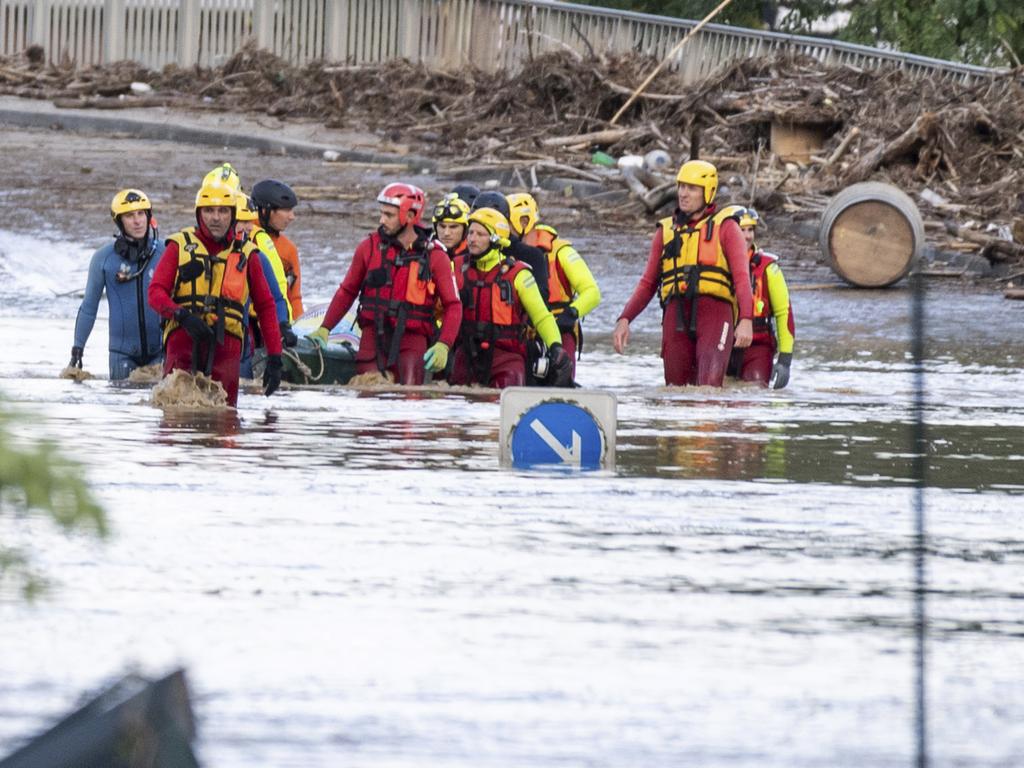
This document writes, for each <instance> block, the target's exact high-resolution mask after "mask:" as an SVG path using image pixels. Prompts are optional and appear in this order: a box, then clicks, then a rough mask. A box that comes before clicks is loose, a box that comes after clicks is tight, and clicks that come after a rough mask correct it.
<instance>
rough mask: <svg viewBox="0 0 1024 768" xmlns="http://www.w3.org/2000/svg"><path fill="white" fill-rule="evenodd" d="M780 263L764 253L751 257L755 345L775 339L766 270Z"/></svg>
mask: <svg viewBox="0 0 1024 768" xmlns="http://www.w3.org/2000/svg"><path fill="white" fill-rule="evenodd" d="M776 261H778V257H776V256H773V255H772V254H770V253H766V252H764V251H757V252H755V253H753V254H751V257H750V286H751V288H752V289H753V291H752V292H753V294H754V343H755V344H757V343H762V344H763V343H768V342H769V341H771V340H772V339H774V338H775V328H774V326H773V325H772V323H773V321H774V319H775V315H774V314H773V313H772V300H771V294H770V293H769V292H768V280H767V279H766V278H765V274H764V273H765V270H767V269H768V266H769V265H770V264H774V263H775V262H776Z"/></svg>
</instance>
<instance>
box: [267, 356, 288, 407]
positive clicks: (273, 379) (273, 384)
mask: <svg viewBox="0 0 1024 768" xmlns="http://www.w3.org/2000/svg"><path fill="white" fill-rule="evenodd" d="M282 367H283V365H282V363H281V356H280V355H267V367H266V368H264V369H263V394H264V395H266V396H267V397H270V396H271V395H272V394H274V393H275V392H276V391H277V388H278V387H280V386H281V368H282Z"/></svg>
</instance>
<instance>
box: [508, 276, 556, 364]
mask: <svg viewBox="0 0 1024 768" xmlns="http://www.w3.org/2000/svg"><path fill="white" fill-rule="evenodd" d="M515 286H516V293H517V294H519V303H520V304H522V305H523V309H525V310H526V314H527V315H528V316H529V318H530V322H531V323H533V327H534V328H536V329H537V335H538V336H540V338H541V341H543V342H544V343H545V344H546V345H547V346H549V347H550V346H551V345H552V344H561V343H562V334H561V333H560V332H559V330H558V323H556V322H555V316H554V315H552V314H551V311H550V310H549V309H548V305H547V304H545V303H544V297H543V296H541V295H540V288H538V287H537V281H536V280H535V279H534V278H533V273H532V272H531V271H530V270H528V269H524V270H522V271H521V272H519V274H517V275H516V280H515Z"/></svg>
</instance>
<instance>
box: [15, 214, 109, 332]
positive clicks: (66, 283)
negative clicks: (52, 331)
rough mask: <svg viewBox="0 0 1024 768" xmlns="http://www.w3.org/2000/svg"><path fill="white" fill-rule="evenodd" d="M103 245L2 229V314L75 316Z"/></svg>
mask: <svg viewBox="0 0 1024 768" xmlns="http://www.w3.org/2000/svg"><path fill="white" fill-rule="evenodd" d="M101 244H102V243H101V242H95V243H92V244H82V243H80V242H73V241H70V240H62V239H57V238H53V237H50V236H47V235H29V234H24V233H20V232H10V231H7V230H3V229H0V299H2V301H0V314H6V315H12V314H18V315H23V314H32V315H37V314H41V315H45V316H49V317H66V316H68V315H72V316H73V315H74V314H75V313H76V312H77V311H78V305H79V304H80V303H81V292H82V291H83V290H85V282H86V278H87V275H88V270H89V260H90V258H91V257H92V254H93V253H94V252H95V250H96V248H98V247H100V245H101Z"/></svg>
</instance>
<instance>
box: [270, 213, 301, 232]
mask: <svg viewBox="0 0 1024 768" xmlns="http://www.w3.org/2000/svg"><path fill="white" fill-rule="evenodd" d="M293 221H295V209H294V208H274V209H273V210H272V211H271V212H270V215H269V216H268V217H267V223H268V224H270V228H271V229H276V230H277V231H278V232H284V231H285V230H286V229H288V225H289V224H291V223H292V222H293Z"/></svg>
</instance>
